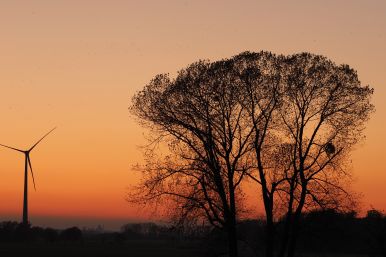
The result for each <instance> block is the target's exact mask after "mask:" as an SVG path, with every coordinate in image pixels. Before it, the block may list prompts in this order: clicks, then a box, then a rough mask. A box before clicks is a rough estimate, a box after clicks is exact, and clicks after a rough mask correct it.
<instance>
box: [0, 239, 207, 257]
mask: <svg viewBox="0 0 386 257" xmlns="http://www.w3.org/2000/svg"><path fill="white" fill-rule="evenodd" d="M201 249H202V248H201V247H200V245H199V243H198V242H173V241H163V240H128V241H125V242H122V243H119V244H117V243H98V242H86V243H84V242H71V243H70V242H69V243H66V242H55V243H46V242H28V243H20V242H19V243H10V242H8V243H0V256H1V257H13V256H15V257H18V256H23V257H25V256H40V257H45V256H47V257H48V256H50V257H53V256H56V257H62V256H63V257H64V256H65V257H78V256H79V257H80V256H82V257H83V256H93V257H94V256H95V257H102V256H106V257H110V256H111V257H114V256H117V257H118V256H130V257H152V256H157V257H164V256H165V257H166V256H167V257H199V256H205V253H204V252H203V251H202V250H201Z"/></svg>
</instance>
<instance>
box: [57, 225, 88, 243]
mask: <svg viewBox="0 0 386 257" xmlns="http://www.w3.org/2000/svg"><path fill="white" fill-rule="evenodd" d="M82 238H83V234H82V231H81V230H80V229H79V228H78V227H71V228H67V229H65V230H63V231H62V232H61V233H60V239H61V240H64V241H80V240H82Z"/></svg>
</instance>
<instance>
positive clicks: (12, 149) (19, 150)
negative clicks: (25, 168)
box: [0, 144, 24, 153]
mask: <svg viewBox="0 0 386 257" xmlns="http://www.w3.org/2000/svg"><path fill="white" fill-rule="evenodd" d="M0 145H1V146H4V147H7V148H9V149H12V150H15V151H19V152H22V153H24V151H23V150H20V149H17V148H13V147H10V146H7V145H2V144H0Z"/></svg>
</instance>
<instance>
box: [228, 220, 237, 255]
mask: <svg viewBox="0 0 386 257" xmlns="http://www.w3.org/2000/svg"><path fill="white" fill-rule="evenodd" d="M236 232H237V231H236V223H235V222H233V221H231V222H230V224H229V226H228V248H229V256H230V257H238V247H237V233H236Z"/></svg>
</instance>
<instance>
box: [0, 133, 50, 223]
mask: <svg viewBox="0 0 386 257" xmlns="http://www.w3.org/2000/svg"><path fill="white" fill-rule="evenodd" d="M54 129H56V127H55V128H53V129H51V130H50V131H49V132H48V133H47V134H45V135H44V136H43V137H42V138H41V139H39V141H37V142H36V143H35V144H34V145H33V146H32V147H31V148H30V149H28V150H20V149H17V148H14V147H11V146H7V145H3V144H0V146H4V147H7V148H9V149H12V150H15V151H18V152H21V153H24V155H25V167H24V198H23V224H24V225H27V224H28V223H29V221H28V166H29V168H30V170H31V175H32V181H33V184H34V189H35V191H36V186H35V178H34V173H33V171H32V164H31V158H30V156H29V154H30V152H31V151H32V150H33V149H34V148H35V147H36V146H37V145H38V144H39V143H40V142H41V141H42V140H43V139H44V138H45V137H46V136H48V134H50V133H51V132H52V131H53V130H54Z"/></svg>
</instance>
